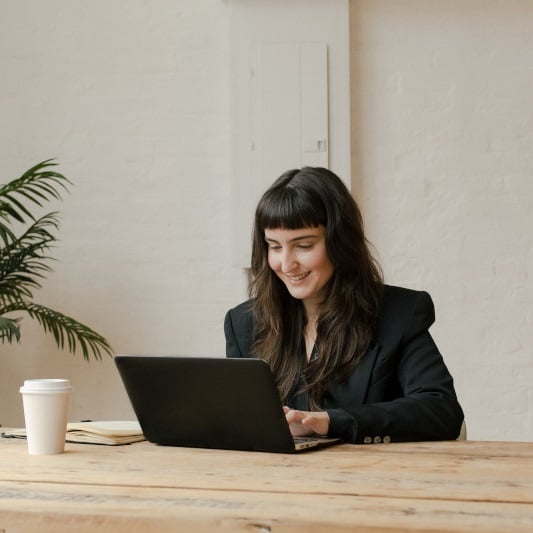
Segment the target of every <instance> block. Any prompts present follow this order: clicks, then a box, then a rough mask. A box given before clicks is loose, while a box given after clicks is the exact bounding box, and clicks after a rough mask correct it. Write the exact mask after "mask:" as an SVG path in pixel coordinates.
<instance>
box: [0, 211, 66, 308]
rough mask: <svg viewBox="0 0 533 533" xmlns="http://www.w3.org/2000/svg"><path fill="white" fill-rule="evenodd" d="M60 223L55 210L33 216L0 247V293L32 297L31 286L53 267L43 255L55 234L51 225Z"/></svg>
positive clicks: (48, 258)
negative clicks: (31, 222) (29, 223)
mask: <svg viewBox="0 0 533 533" xmlns="http://www.w3.org/2000/svg"><path fill="white" fill-rule="evenodd" d="M58 227H59V225H58V221H57V214H56V213H49V214H47V215H44V216H43V217H41V218H40V219H38V220H36V221H35V222H34V223H33V224H32V225H31V226H30V227H29V228H28V229H27V230H26V231H25V232H24V234H23V235H21V236H20V237H19V238H17V239H15V240H14V241H13V242H11V243H9V245H8V246H6V247H5V248H1V249H0V294H3V295H9V296H10V297H11V298H13V297H16V296H18V297H31V296H32V293H31V289H32V288H39V287H40V286H41V284H40V281H39V280H40V279H42V278H44V276H45V273H47V272H50V271H51V270H52V268H51V267H50V266H49V265H48V264H47V263H46V262H47V261H50V260H52V258H51V257H49V256H47V255H46V251H47V250H48V249H50V247H51V246H52V243H54V242H55V236H54V235H53V234H52V233H51V232H50V229H57V228H58Z"/></svg>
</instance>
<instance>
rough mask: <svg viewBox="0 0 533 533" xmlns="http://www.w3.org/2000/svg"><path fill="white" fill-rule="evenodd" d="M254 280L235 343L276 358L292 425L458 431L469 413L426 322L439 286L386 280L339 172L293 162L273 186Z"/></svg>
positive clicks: (430, 435)
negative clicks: (430, 289) (418, 287)
mask: <svg viewBox="0 0 533 533" xmlns="http://www.w3.org/2000/svg"><path fill="white" fill-rule="evenodd" d="M249 289H250V297H251V299H250V300H248V301H246V302H244V303H243V304H241V305H239V306H238V307H236V308H234V309H231V310H230V311H229V312H228V313H227V315H226V319H225V333H226V354H227V356H228V357H259V358H261V359H264V360H265V361H267V362H268V363H269V365H270V367H271V370H272V372H273V375H274V378H275V379H276V383H277V385H278V390H279V393H280V396H281V400H282V402H283V403H284V404H285V405H286V409H285V411H286V416H287V420H288V422H289V424H290V426H291V430H292V432H293V434H294V435H309V434H313V433H318V434H324V435H326V434H327V435H328V436H332V437H341V438H342V439H344V440H346V441H348V442H353V443H362V442H367V443H368V442H381V441H385V442H388V441H391V440H395V441H406V440H412V441H415V440H444V439H455V438H457V436H458V435H459V432H460V428H461V424H462V422H463V412H462V409H461V407H460V405H459V403H458V401H457V398H456V394H455V390H454V386H453V379H452V377H451V375H450V374H449V372H448V369H447V368H446V365H445V363H444V361H443V359H442V356H441V355H440V353H439V351H438V349H437V347H436V345H435V343H434V341H433V339H432V337H431V335H430V333H429V331H428V330H429V327H430V326H431V324H432V323H433V322H434V308H433V303H432V300H431V297H430V296H429V295H428V294H427V293H426V292H422V291H413V290H410V289H404V288H400V287H392V286H388V285H385V284H384V282H383V278H382V274H381V270H380V268H379V266H378V264H377V263H376V261H375V260H374V258H373V257H372V254H371V253H370V248H369V246H368V243H367V240H366V238H365V236H364V231H363V221H362V217H361V213H360V210H359V208H358V206H357V204H356V202H355V201H354V199H353V198H352V196H351V195H350V193H349V191H348V189H347V188H346V186H345V185H344V183H343V182H342V180H341V179H340V178H339V177H338V176H336V175H335V174H334V173H332V172H331V171H329V170H327V169H324V168H311V167H305V168H302V169H301V170H291V171H288V172H285V173H284V174H283V175H282V176H281V177H280V178H278V179H277V180H276V181H275V182H274V184H273V185H272V186H271V187H270V188H269V189H268V190H267V191H266V192H265V193H264V195H263V197H262V198H261V200H260V201H259V204H258V206H257V209H256V214H255V226H254V237H253V248H252V279H251V283H250V288H249Z"/></svg>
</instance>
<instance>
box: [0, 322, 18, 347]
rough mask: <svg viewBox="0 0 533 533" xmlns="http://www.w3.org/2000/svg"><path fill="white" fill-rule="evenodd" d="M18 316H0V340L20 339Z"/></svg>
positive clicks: (11, 340)
mask: <svg viewBox="0 0 533 533" xmlns="http://www.w3.org/2000/svg"><path fill="white" fill-rule="evenodd" d="M19 321H20V318H6V317H3V316H0V342H2V343H4V342H6V341H7V342H13V341H14V340H15V341H17V342H18V341H20V326H19Z"/></svg>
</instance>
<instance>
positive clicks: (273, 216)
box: [256, 187, 327, 230]
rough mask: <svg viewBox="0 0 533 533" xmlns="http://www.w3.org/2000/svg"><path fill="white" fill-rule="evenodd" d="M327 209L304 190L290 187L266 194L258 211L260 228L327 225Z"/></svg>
mask: <svg viewBox="0 0 533 533" xmlns="http://www.w3.org/2000/svg"><path fill="white" fill-rule="evenodd" d="M326 219H327V217H326V211H325V209H324V207H323V204H322V202H317V201H316V199H312V198H310V197H309V195H307V194H305V193H304V191H302V190H296V189H293V188H290V187H286V188H283V189H278V190H273V191H271V194H269V195H266V196H265V197H264V198H263V200H262V202H261V203H260V205H259V206H258V209H257V213H256V223H257V225H258V227H259V228H261V229H263V230H264V229H266V228H272V229H273V228H282V229H299V228H312V227H317V226H320V225H322V226H326Z"/></svg>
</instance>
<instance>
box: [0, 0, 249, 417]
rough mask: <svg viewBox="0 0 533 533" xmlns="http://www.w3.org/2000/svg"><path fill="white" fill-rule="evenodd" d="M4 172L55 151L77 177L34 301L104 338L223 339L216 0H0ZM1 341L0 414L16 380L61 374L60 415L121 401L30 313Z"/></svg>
mask: <svg viewBox="0 0 533 533" xmlns="http://www.w3.org/2000/svg"><path fill="white" fill-rule="evenodd" d="M0 65H2V81H1V83H0V124H1V125H2V127H1V129H0V135H1V143H0V146H1V147H2V158H1V160H2V165H1V166H2V168H1V178H0V179H1V180H2V182H5V181H7V180H8V179H10V178H12V177H15V176H18V175H19V174H20V173H22V171H24V170H25V169H26V168H28V167H29V166H30V165H32V164H34V163H36V162H38V161H40V160H43V159H46V158H49V157H57V159H58V161H59V162H60V163H61V166H60V168H59V170H61V171H63V172H64V173H65V174H66V175H67V176H69V177H70V178H71V179H72V180H73V181H74V182H75V185H76V187H75V188H74V189H73V190H72V192H71V194H70V195H69V196H68V197H67V198H66V199H65V201H64V202H63V203H61V204H58V205H55V204H54V205H50V208H57V209H59V210H60V211H61V213H62V215H63V228H62V231H61V235H60V237H61V241H60V243H59V245H58V247H57V248H56V250H55V252H54V253H55V256H56V257H57V258H58V262H57V263H55V265H54V268H55V273H54V274H53V275H51V276H50V277H49V279H48V281H47V282H46V286H45V288H44V289H43V290H40V291H38V292H37V293H36V300H37V301H40V302H42V303H46V304H49V305H51V306H56V307H57V308H58V309H60V310H64V312H66V313H67V314H71V315H73V316H74V317H76V318H79V319H80V320H82V321H85V322H87V323H89V324H91V325H93V326H94V327H95V328H96V329H98V330H99V331H100V332H102V333H103V334H105V335H106V336H107V337H108V338H109V340H110V341H111V343H112V345H113V347H114V349H115V350H116V351H117V352H135V351H140V352H161V353H185V354H195V355H222V354H224V349H225V347H224V335H223V327H222V321H223V317H224V312H225V310H226V309H227V308H228V307H229V306H231V305H234V304H236V303H237V302H239V301H240V300H242V299H243V298H244V297H245V281H244V277H243V276H242V275H241V273H240V272H239V271H238V270H237V269H235V268H233V267H232V266H231V247H230V245H229V242H230V235H231V228H230V211H229V209H228V205H229V203H230V171H229V147H230V137H229V135H230V126H229V118H230V117H229V80H230V79H229V29H228V17H227V5H226V4H225V3H224V2H222V1H220V0H188V1H187V0H183V1H176V0H157V1H149V2H146V1H140V0H137V1H127V2H126V1H123V2H120V1H112V2H108V1H107V0H105V1H104V0H99V1H94V0H93V1H91V2H85V1H80V0H75V1H71V0H47V1H46V2H41V1H38V0H35V1H19V0H7V1H3V2H2V3H1V4H0ZM22 333H23V335H22V343H21V344H20V345H17V346H10V345H3V346H1V347H0V350H1V353H2V355H1V359H0V368H1V370H0V423H1V424H3V425H9V424H20V423H22V405H21V402H20V398H19V394H18V387H19V385H20V384H21V383H22V381H23V379H24V378H27V377H32V376H35V377H37V376H41V377H42V376H65V377H68V378H70V379H71V380H72V381H73V386H74V394H73V403H72V410H71V417H72V418H73V419H76V418H92V419H98V418H114V417H125V416H129V415H130V413H131V411H130V408H129V405H128V402H127V399H126V398H125V395H124V394H123V388H122V385H121V383H120V382H119V380H118V376H117V374H116V370H115V368H114V365H113V363H112V361H111V360H107V361H105V362H104V363H90V364H87V363H85V362H84V361H83V359H82V357H81V355H77V356H72V355H70V354H69V353H68V352H65V353H61V352H58V351H57V350H56V348H55V345H54V344H53V342H52V341H50V340H49V339H48V338H47V337H45V336H44V334H42V333H41V331H40V330H39V329H38V328H36V327H34V326H33V324H32V323H31V321H30V320H29V319H25V320H24V324H23V330H22Z"/></svg>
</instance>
